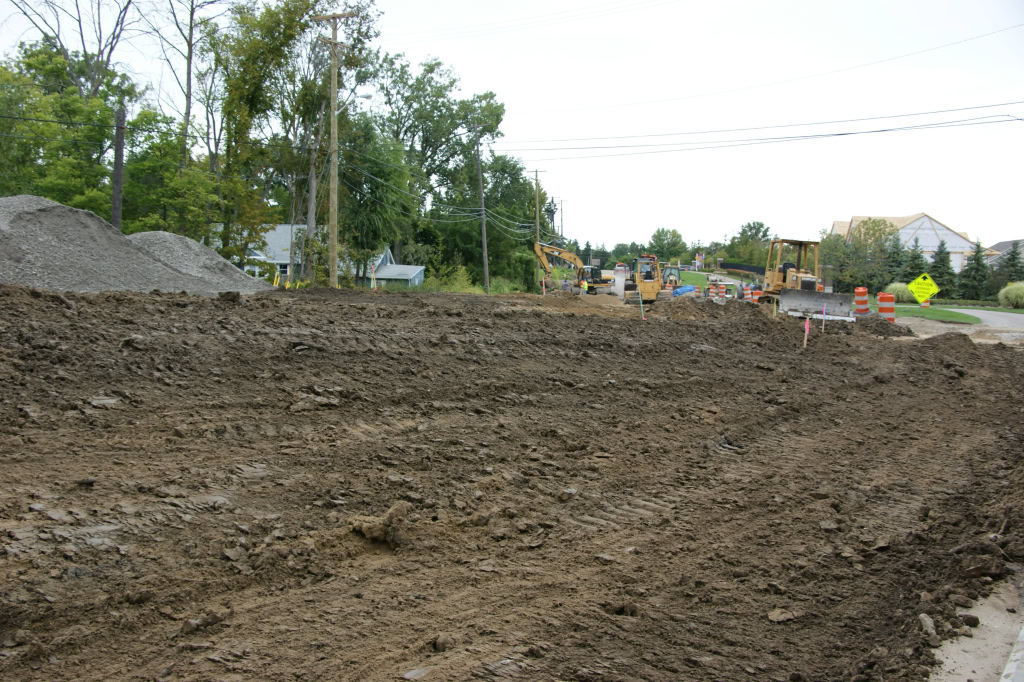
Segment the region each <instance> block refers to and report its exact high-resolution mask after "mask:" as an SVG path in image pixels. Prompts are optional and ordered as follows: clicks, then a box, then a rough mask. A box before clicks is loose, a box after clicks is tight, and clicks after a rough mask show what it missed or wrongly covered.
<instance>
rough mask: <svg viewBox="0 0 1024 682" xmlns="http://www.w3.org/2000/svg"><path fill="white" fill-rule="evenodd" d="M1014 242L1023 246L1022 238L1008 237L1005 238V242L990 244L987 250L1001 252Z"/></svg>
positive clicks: (1023, 239)
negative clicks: (1007, 238)
mask: <svg viewBox="0 0 1024 682" xmlns="http://www.w3.org/2000/svg"><path fill="white" fill-rule="evenodd" d="M1014 242H1018V243H1019V244H1020V246H1021V247H1022V248H1024V238H1021V239H1009V240H1007V241H1005V242H999V243H998V244H993V245H992V246H990V247H988V250H989V251H995V252H997V253H1002V252H1003V251H1006V250H1007V249H1009V248H1010V247H1011V246H1013V243H1014Z"/></svg>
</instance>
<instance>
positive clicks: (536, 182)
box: [533, 171, 540, 270]
mask: <svg viewBox="0 0 1024 682" xmlns="http://www.w3.org/2000/svg"><path fill="white" fill-rule="evenodd" d="M539 172H540V171H533V207H534V208H535V209H536V214H537V229H536V233H537V241H540V179H539V178H538V177H537V173H539ZM537 268H538V270H539V269H540V265H539V264H538V265H537Z"/></svg>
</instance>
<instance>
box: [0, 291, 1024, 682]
mask: <svg viewBox="0 0 1024 682" xmlns="http://www.w3.org/2000/svg"><path fill="white" fill-rule="evenodd" d="M602 303H606V302H605V301H603V300H602V301H591V300H584V301H581V300H579V299H573V298H568V297H561V296H554V297H548V298H547V299H546V300H543V301H542V300H541V299H540V298H539V297H528V296H522V297H494V298H490V299H486V298H484V297H474V296H443V295H417V294H408V295H403V294H383V295H369V294H358V293H337V292H315V291H300V292H273V293H269V294H261V295H258V296H253V297H244V298H241V299H237V298H232V297H230V296H226V297H222V298H218V299H206V298H201V297H187V296H184V295H174V294H164V295H156V294H113V295H75V296H68V297H58V296H55V295H52V294H48V293H45V292H33V291H28V290H25V289H20V288H14V287H7V288H2V287H0V306H2V308H3V310H4V311H5V314H4V315H3V316H2V317H0V380H2V381H3V382H4V385H6V386H7V387H8V389H7V391H5V393H4V395H3V397H2V398H0V466H2V467H3V471H4V476H5V485H4V486H2V487H0V528H2V530H0V532H2V533H3V534H4V539H3V540H2V546H3V549H4V555H3V558H2V559H0V605H2V607H0V677H5V678H11V679H39V680H44V679H45V680H59V679H90V680H92V679H95V680H101V679H156V678H160V679H181V680H186V679H187V680H205V679H220V680H253V679H265V680H271V679H274V680H280V679H301V680H316V679H325V680H326V679H330V680H337V679H350V680H392V679H401V678H402V677H403V676H405V678H406V679H426V680H464V679H522V680H564V679H572V680H636V679H643V680H708V679H730V680H732V679H750V680H836V679H840V680H842V679H849V680H882V679H885V680H892V679H924V678H925V677H926V676H927V674H928V670H929V669H928V667H927V666H928V664H929V662H930V661H931V653H930V651H931V647H930V645H929V641H928V640H929V635H928V634H927V633H924V632H922V626H921V620H920V619H919V615H920V614H925V615H927V616H928V617H929V618H930V619H931V620H932V622H933V623H934V626H935V628H936V633H935V635H934V637H933V638H932V640H933V641H932V642H931V643H932V644H934V643H937V641H938V639H941V638H942V637H951V636H958V633H957V632H956V631H957V629H958V628H960V627H962V626H964V623H963V621H962V620H961V619H959V618H958V616H957V613H958V608H959V607H958V606H957V604H958V603H959V604H963V603H966V601H967V600H970V599H973V598H976V597H977V596H978V595H980V594H985V593H986V592H987V591H988V590H989V585H990V584H991V582H992V580H995V579H999V578H1000V577H1001V576H1002V575H1004V574H1005V573H1006V572H1007V571H1009V570H1012V569H1011V567H1010V565H1008V563H1007V562H1008V561H1011V562H1012V561H1021V560H1022V559H1024V533H1022V528H1024V526H1022V524H1024V509H1022V502H1021V498H1020V495H1019V491H1020V489H1021V486H1022V484H1024V480H1022V476H1024V474H1022V467H1021V457H1022V451H1024V446H1022V445H1021V444H1022V439H1024V426H1022V424H1024V421H1022V419H1021V415H1022V409H1024V408H1022V406H1021V403H1020V401H1019V393H1018V390H1019V389H1018V388H1017V387H1019V386H1020V385H1021V381H1022V380H1024V363H1022V360H1024V356H1022V354H1021V352H1020V350H1018V349H1015V348H1011V347H1007V346H1002V345H994V346H975V345H974V344H972V343H971V342H970V340H968V339H966V337H963V336H960V335H956V334H953V335H947V336H940V337H935V338H932V339H927V340H923V341H917V340H910V341H906V340H902V341H901V340H891V339H883V338H877V337H875V336H871V335H869V334H867V333H865V332H864V331H863V329H860V330H858V329H854V330H849V329H844V330H842V331H833V332H831V333H826V334H824V335H822V334H818V333H813V334H812V337H811V342H810V345H809V347H808V349H807V350H806V351H804V352H801V351H800V349H799V346H800V343H801V340H802V333H803V331H802V328H801V327H800V325H799V324H797V323H795V322H792V321H789V320H772V319H771V318H769V317H767V316H765V315H763V314H762V313H761V312H759V311H758V310H757V309H756V308H755V307H754V306H752V305H745V304H730V305H728V306H725V307H724V308H719V307H717V306H716V307H714V308H707V307H703V306H702V304H698V303H693V302H691V303H678V304H674V305H671V306H670V305H664V306H662V307H660V308H656V309H655V310H654V311H651V319H650V320H649V321H648V322H647V323H642V322H640V321H639V319H638V316H639V311H637V310H635V309H626V308H625V307H623V306H612V305H602ZM712 305H713V304H712Z"/></svg>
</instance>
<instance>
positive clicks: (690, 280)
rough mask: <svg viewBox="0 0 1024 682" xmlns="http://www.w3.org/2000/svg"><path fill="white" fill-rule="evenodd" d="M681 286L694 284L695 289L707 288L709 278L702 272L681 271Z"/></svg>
mask: <svg viewBox="0 0 1024 682" xmlns="http://www.w3.org/2000/svg"><path fill="white" fill-rule="evenodd" d="M679 283H680V284H692V285H693V286H695V287H705V286H707V284H708V276H707V275H705V274H703V273H701V272H690V271H689V270H681V271H680V272H679Z"/></svg>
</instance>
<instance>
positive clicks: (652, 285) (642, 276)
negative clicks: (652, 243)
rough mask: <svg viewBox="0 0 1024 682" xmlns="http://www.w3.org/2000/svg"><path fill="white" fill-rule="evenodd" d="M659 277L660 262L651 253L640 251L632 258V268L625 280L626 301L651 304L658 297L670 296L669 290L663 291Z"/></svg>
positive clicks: (662, 284) (665, 297) (666, 297)
mask: <svg viewBox="0 0 1024 682" xmlns="http://www.w3.org/2000/svg"><path fill="white" fill-rule="evenodd" d="M664 287H665V285H664V283H663V280H662V278H661V263H659V262H658V257H657V256H655V255H654V254H652V253H641V254H640V257H639V258H634V259H633V269H632V272H631V273H630V275H629V279H628V280H627V281H626V291H625V295H626V303H630V304H638V303H640V302H641V301H642V302H643V304H644V305H651V304H652V303H654V302H655V301H657V300H659V299H662V300H664V299H668V298H671V297H672V292H671V291H665V288H664Z"/></svg>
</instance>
